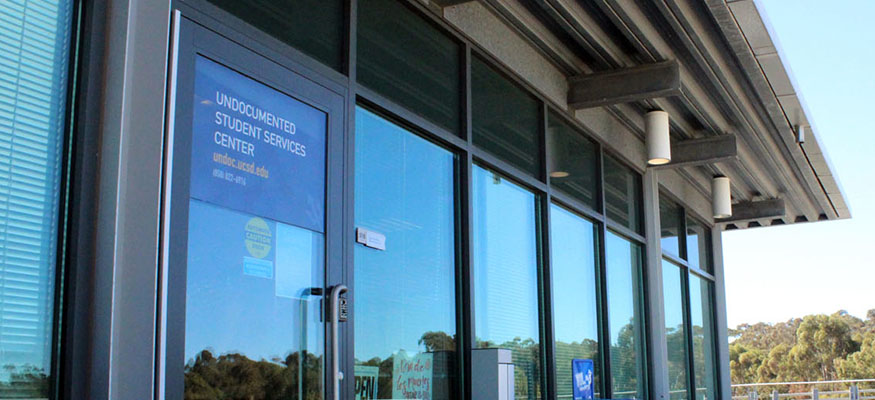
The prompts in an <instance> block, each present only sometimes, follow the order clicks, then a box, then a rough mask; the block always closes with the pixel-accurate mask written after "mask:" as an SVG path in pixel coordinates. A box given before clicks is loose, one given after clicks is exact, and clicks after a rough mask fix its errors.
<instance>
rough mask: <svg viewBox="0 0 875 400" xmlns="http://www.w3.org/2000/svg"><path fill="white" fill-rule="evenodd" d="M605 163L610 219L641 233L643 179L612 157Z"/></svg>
mask: <svg viewBox="0 0 875 400" xmlns="http://www.w3.org/2000/svg"><path fill="white" fill-rule="evenodd" d="M604 163H605V208H606V210H607V214H608V218H610V219H611V220H613V221H614V222H617V223H619V224H621V225H623V226H625V227H627V228H629V229H631V230H633V231H635V232H638V233H641V229H642V223H641V216H642V212H641V177H640V176H639V175H638V174H636V173H635V172H633V171H632V170H630V169H629V168H626V167H625V166H623V165H622V164H620V163H619V162H618V161H617V160H615V159H614V158H613V157H611V156H607V155H606V156H605V161H604Z"/></svg>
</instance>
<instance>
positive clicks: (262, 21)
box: [208, 0, 346, 71]
mask: <svg viewBox="0 0 875 400" xmlns="http://www.w3.org/2000/svg"><path fill="white" fill-rule="evenodd" d="M208 1H209V2H210V3H213V4H215V5H216V6H218V7H220V8H222V9H224V10H225V11H227V12H229V13H231V14H233V15H235V16H237V17H238V18H240V19H242V20H243V21H246V22H247V23H250V24H252V25H253V26H255V27H256V28H258V29H261V30H262V31H264V32H265V33H267V34H269V35H271V36H273V37H275V38H277V39H279V40H281V41H283V42H285V43H287V44H289V45H290V46H292V47H294V48H296V49H298V50H301V51H302V52H304V53H305V54H307V55H309V56H311V57H313V58H315V59H317V60H319V61H321V62H323V63H325V64H327V65H328V66H329V67H331V68H334V69H335V70H337V71H342V70H343V61H344V58H345V57H344V54H343V53H344V36H346V28H344V25H345V24H344V14H345V11H344V3H345V2H344V1H343V0H249V1H240V0H208Z"/></svg>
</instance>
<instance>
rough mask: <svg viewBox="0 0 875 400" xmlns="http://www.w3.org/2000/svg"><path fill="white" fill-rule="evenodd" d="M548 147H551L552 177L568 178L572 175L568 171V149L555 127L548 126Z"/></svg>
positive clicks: (550, 166)
mask: <svg viewBox="0 0 875 400" xmlns="http://www.w3.org/2000/svg"><path fill="white" fill-rule="evenodd" d="M547 148H548V149H549V154H548V155H549V159H548V160H549V162H548V164H547V167H548V173H549V175H550V177H551V178H567V177H568V176H569V175H571V174H570V173H569V172H568V171H567V167H568V166H567V165H566V164H567V162H568V161H569V160H567V159H566V158H567V157H565V153H566V150H565V149H564V148H563V147H562V145H561V143H560V140H559V132H558V131H557V130H556V129H555V128H547Z"/></svg>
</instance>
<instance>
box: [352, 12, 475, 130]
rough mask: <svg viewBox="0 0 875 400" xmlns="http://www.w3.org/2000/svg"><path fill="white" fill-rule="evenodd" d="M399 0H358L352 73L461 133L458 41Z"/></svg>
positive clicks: (444, 125) (370, 86)
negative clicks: (354, 72)
mask: <svg viewBox="0 0 875 400" xmlns="http://www.w3.org/2000/svg"><path fill="white" fill-rule="evenodd" d="M403 3H404V2H402V1H398V0H361V1H359V2H358V51H357V55H356V56H357V57H358V66H357V68H358V69H357V72H356V74H357V79H358V81H359V82H361V83H362V84H364V85H365V86H367V87H369V88H371V89H373V90H375V91H377V92H379V93H380V94H381V95H383V96H386V97H387V98H388V99H390V100H392V101H394V102H396V103H398V104H400V105H401V106H403V107H406V108H408V109H410V110H411V111H413V112H415V113H418V114H420V115H421V116H423V117H425V118H426V119H428V120H430V121H431V122H434V123H435V124H437V125H440V126H442V127H444V128H446V129H447V130H449V131H451V132H456V133H460V131H461V129H460V121H461V116H460V115H461V114H460V105H461V95H460V93H461V92H462V90H461V87H462V86H461V67H460V66H461V59H462V58H461V57H462V49H461V47H460V46H459V44H458V43H457V42H456V41H455V40H453V39H451V38H450V37H449V36H447V35H445V34H444V33H443V32H442V31H440V30H439V29H437V28H436V27H435V26H434V25H432V24H431V23H429V22H428V21H426V20H425V19H424V18H422V17H420V16H418V15H416V13H415V12H413V11H412V10H410V9H409V8H408V7H407V6H405V5H404V4H403Z"/></svg>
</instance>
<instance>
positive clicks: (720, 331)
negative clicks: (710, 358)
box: [711, 228, 732, 399]
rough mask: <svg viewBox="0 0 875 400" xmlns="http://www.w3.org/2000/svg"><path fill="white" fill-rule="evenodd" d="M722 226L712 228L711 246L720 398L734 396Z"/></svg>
mask: <svg viewBox="0 0 875 400" xmlns="http://www.w3.org/2000/svg"><path fill="white" fill-rule="evenodd" d="M721 233H722V228H714V229H712V230H711V246H712V248H713V249H714V320H715V322H716V325H717V327H716V328H717V331H716V332H715V335H714V337H715V340H717V354H716V356H717V383H718V388H717V390H718V392H717V393H718V396H717V398H719V399H731V398H732V387H731V385H732V381H731V380H730V377H729V335H728V334H729V330H728V324H727V320H726V281H725V277H724V275H723V238H722V236H721Z"/></svg>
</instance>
